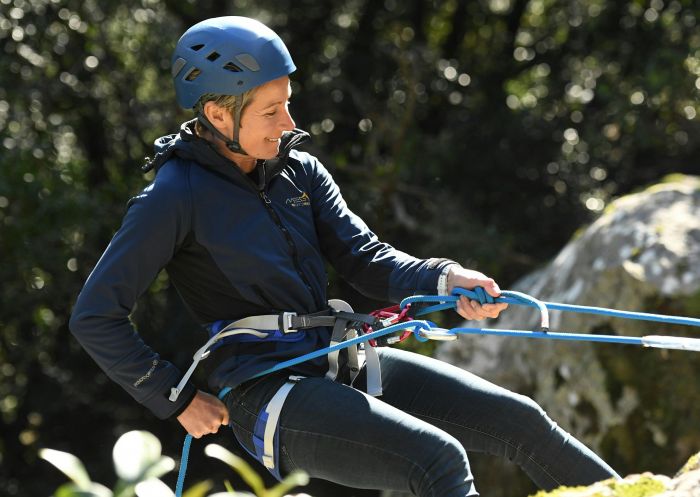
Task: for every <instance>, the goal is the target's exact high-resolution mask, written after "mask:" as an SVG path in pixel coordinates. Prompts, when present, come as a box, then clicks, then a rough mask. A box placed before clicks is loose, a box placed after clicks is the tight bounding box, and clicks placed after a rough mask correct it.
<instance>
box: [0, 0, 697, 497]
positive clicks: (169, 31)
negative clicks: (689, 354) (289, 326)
mask: <svg viewBox="0 0 700 497" xmlns="http://www.w3.org/2000/svg"><path fill="white" fill-rule="evenodd" d="M228 14H233V15H251V16H255V17H257V18H259V19H260V20H262V21H264V22H267V23H268V24H269V25H270V26H272V27H273V28H275V29H276V30H278V31H279V33H280V34H281V35H282V37H283V38H284V39H285V41H286V42H287V43H288V45H289V46H290V48H291V51H292V54H293V57H294V59H295V62H296V64H297V66H298V70H297V72H296V73H295V74H294V75H293V90H294V96H293V99H292V111H293V113H294V116H295V118H296V120H297V124H298V125H299V126H300V127H302V128H304V129H307V130H309V131H310V132H311V134H312V135H313V142H312V144H311V145H310V146H309V151H310V152H312V153H314V154H316V155H318V156H319V158H320V159H321V160H322V161H323V162H324V163H326V164H327V165H328V167H329V168H330V169H331V171H333V173H334V175H335V177H336V179H337V180H338V182H339V183H340V184H341V186H342V188H343V192H344V195H345V197H346V200H347V201H348V203H349V204H350V206H351V207H352V208H353V209H354V210H355V211H356V212H358V213H359V214H360V215H361V216H362V217H363V218H364V219H366V221H367V222H368V223H369V224H370V226H371V227H372V229H373V230H374V231H376V232H377V233H378V234H379V235H380V237H381V238H382V239H384V240H386V241H388V242H390V243H392V244H394V245H395V246H397V247H399V248H401V249H403V250H406V251H407V252H410V253H413V254H415V255H417V256H445V257H451V258H453V259H455V260H458V261H460V262H462V263H463V264H465V265H469V266H472V267H475V268H477V269H480V270H482V271H484V272H486V273H488V274H490V275H492V276H494V277H496V278H497V279H498V280H499V283H500V285H501V287H503V288H507V287H508V285H509V283H511V282H513V281H514V280H516V279H517V278H518V277H519V276H522V275H523V274H524V273H525V272H527V271H529V270H531V269H533V268H535V267H537V266H538V265H540V264H542V263H543V262H544V261H546V260H547V258H548V257H550V256H552V255H553V254H554V253H556V252H557V251H558V250H559V249H560V247H561V246H562V245H563V244H564V242H565V241H566V240H568V239H569V237H570V236H571V234H572V233H573V232H574V230H575V229H576V228H577V227H578V226H580V225H581V224H583V223H585V222H589V221H590V220H591V219H592V218H594V217H595V216H596V215H597V213H599V212H600V211H601V210H602V209H604V208H605V206H606V205H607V203H608V202H609V201H610V200H611V199H612V198H614V197H615V196H617V195H620V194H624V193H626V192H629V191H632V190H634V189H635V188H639V187H641V186H642V185H646V184H650V183H652V182H654V181H656V180H658V179H661V178H662V177H664V176H665V175H667V174H669V173H685V174H688V173H697V172H698V171H699V169H698V163H697V155H698V147H699V145H700V129H699V127H698V118H697V113H698V105H699V104H698V102H700V100H699V99H698V88H699V87H700V34H699V32H698V29H697V19H698V17H699V16H700V6H698V5H697V3H695V2H690V1H688V0H669V1H666V2H658V1H652V2H640V1H632V0H628V1H613V0H585V1H584V0H571V1H565V2H564V1H557V0H498V1H496V0H489V1H479V2H476V1H473V2H469V1H458V0H446V1H443V2H425V1H422V0H411V1H404V2H398V1H395V0H387V1H385V2H374V1H362V0H343V1H318V0H294V1H291V0H282V1H280V0H275V1H272V0H256V1H255V2H253V1H252V0H231V1H228V2H224V5H222V3H221V2H215V1H213V0H203V1H197V2H195V1H194V0H186V1H179V2H176V1H172V0H122V1H119V2H98V1H96V0H31V1H30V0H0V40H1V45H2V47H3V54H2V57H0V143H1V144H2V153H1V154H0V254H2V261H3V264H2V265H0V279H1V280H2V281H3V285H2V286H0V329H1V330H2V333H0V420H1V422H2V425H3V429H2V433H3V435H2V439H0V462H1V464H0V494H3V495H8V496H13V495H42V494H45V493H46V492H47V488H55V485H54V487H51V485H53V483H54V482H52V481H51V480H50V478H49V479H46V480H45V479H40V478H35V474H36V473H35V471H34V470H33V467H34V466H35V465H36V464H37V458H38V455H37V454H38V447H40V446H51V447H58V448H64V449H68V450H71V451H76V452H78V453H82V452H84V451H85V450H87V449H88V448H92V441H93V440H104V439H109V437H111V436H113V433H114V432H123V431H127V429H128V428H132V427H134V426H140V427H143V426H146V427H147V428H148V429H149V431H152V432H154V433H156V434H157V435H159V438H160V439H161V440H163V443H164V444H165V448H164V450H165V452H166V453H176V452H177V451H178V450H179V446H178V443H179V440H177V439H178V438H179V437H173V436H171V435H170V433H171V432H172V431H173V427H174V425H172V424H163V423H160V422H159V421H158V420H156V419H154V418H153V417H151V416H150V415H149V414H148V413H144V411H143V410H142V409H141V408H140V407H139V406H138V405H136V404H135V403H133V402H132V401H131V399H130V398H128V397H127V396H126V395H125V394H124V393H123V392H121V391H120V390H118V389H117V388H116V387H115V386H114V385H112V384H111V383H110V382H109V380H108V379H107V378H106V377H105V376H104V375H103V374H102V373H101V372H100V371H98V369H97V368H96V367H95V365H94V364H93V363H92V362H91V360H90V359H89V357H87V356H86V354H85V353H84V352H83V351H82V350H80V348H79V347H78V345H77V344H76V343H75V341H74V340H73V339H72V338H71V337H70V335H69V332H68V329H67V322H68V318H69V316H70V311H71V303H72V302H73V301H74V300H75V297H76V295H77V293H78V291H79V290H80V288H81V285H82V283H83V281H84V280H85V278H86V277H87V275H88V274H89V272H90V270H91V268H92V267H93V265H94V264H95V262H96V261H97V259H98V258H99V255H100V253H101V251H102V250H103V249H104V247H105V246H106V244H107V243H108V242H109V239H110V237H111V235H112V233H113V232H114V231H115V230H116V229H117V228H118V226H119V222H120V218H121V215H122V213H123V211H124V205H125V202H126V200H127V199H128V198H129V197H130V196H131V195H133V194H135V193H137V192H138V191H139V189H140V188H142V187H143V186H145V185H146V184H147V181H148V180H149V179H150V177H143V176H142V175H141V174H139V171H138V169H137V167H138V166H139V165H140V164H141V163H142V161H143V159H142V158H143V157H144V156H146V155H151V154H152V147H151V143H152V141H153V140H154V139H155V138H156V137H158V136H160V135H162V134H166V133H171V132H174V131H176V130H177V127H178V125H179V123H180V122H181V121H183V120H185V119H186V118H188V117H189V116H188V114H187V113H184V112H182V111H179V110H178V109H177V107H176V104H175V99H174V91H173V88H172V85H171V83H170V81H169V63H170V54H171V50H172V48H173V46H174V44H175V42H176V40H177V37H178V36H179V34H180V33H182V32H184V30H185V29H186V28H187V27H189V26H190V25H191V24H193V23H195V22H197V21H199V20H201V19H203V18H205V17H211V16H216V15H228ZM330 289H331V293H332V294H333V296H334V297H340V298H344V299H346V300H348V301H350V302H352V304H353V307H354V308H355V309H357V310H370V309H372V308H376V307H379V305H381V304H380V303H377V302H373V301H370V300H368V299H366V298H363V297H362V296H360V295H358V294H357V293H356V292H355V291H354V290H352V289H351V288H350V287H349V286H348V285H346V284H344V283H343V282H341V281H339V280H338V279H337V278H334V279H333V280H332V284H331V288H330ZM133 319H134V321H135V322H136V323H137V325H138V327H139V330H140V332H141V334H142V335H143V337H144V339H145V340H146V341H147V342H148V343H150V344H152V345H153V346H154V347H155V348H156V349H157V350H158V351H159V352H160V353H161V354H163V356H164V357H166V358H168V359H170V360H172V361H173V362H175V363H176V364H178V365H181V366H185V367H186V365H187V364H188V361H189V359H190V355H191V351H192V350H194V349H195V347H196V346H197V343H198V340H199V339H200V338H201V337H197V336H192V335H193V334H192V333H191V330H192V329H195V327H196V326H195V325H194V323H193V322H192V319H191V318H190V317H189V316H188V314H187V311H186V310H184V309H183V307H182V305H181V304H180V301H179V300H178V297H177V295H176V293H175V292H174V290H173V289H172V288H170V285H169V282H168V279H167V275H163V276H161V277H159V278H158V280H157V281H156V282H155V284H154V286H153V287H152V288H151V290H150V291H149V292H148V293H147V294H146V295H144V296H143V297H142V299H141V300H140V301H139V306H138V308H137V310H136V312H135V313H134V316H133ZM165 330H168V333H166V332H165ZM426 352H427V351H426ZM609 364H610V365H611V368H613V366H614V364H615V361H613V360H612V358H611V360H610V361H609ZM630 367H632V368H637V367H639V365H636V364H631V365H630ZM658 367H663V365H657V364H645V365H644V370H645V374H646V373H647V372H648V376H649V379H650V380H651V379H652V378H653V377H654V371H655V370H656V368H658ZM693 373H694V374H697V372H696V371H694V372H693ZM613 374H615V373H613ZM668 375H669V378H670V375H671V373H670V372H669V373H668ZM626 378H627V377H625V378H624V379H623V378H621V379H619V380H615V381H631V380H628V379H626ZM690 393H691V394H692V392H690ZM650 402H651V400H650ZM656 409H657V410H655V411H654V417H655V419H660V420H663V419H686V420H688V419H689V416H686V415H685V414H683V413H685V412H687V411H686V409H688V404H687V402H686V401H684V400H683V399H682V398H680V397H679V398H677V399H669V400H668V402H666V403H663V404H658V406H657V408H656ZM74 412H79V413H80V416H75V415H74V414H73V413H74ZM78 420H79V421H78ZM684 426H685V425H684ZM691 431H692V430H691ZM86 433H90V436H89V437H86V436H85V434H86ZM673 433H677V432H672V434H673ZM693 433H695V432H694V431H693ZM672 436H680V435H676V434H673V435H672ZM637 437H638V433H637V432H630V433H627V434H626V435H625V436H624V437H623V436H620V437H619V438H620V440H623V439H627V440H634V445H637V446H639V444H640V440H643V441H644V443H645V444H646V443H648V444H650V445H649V446H648V450H644V448H643V447H639V448H638V450H636V451H633V452H630V453H629V455H627V456H625V464H627V465H629V466H630V467H638V466H640V465H642V464H643V463H646V459H645V454H653V453H655V451H657V450H658V446H656V445H654V444H653V443H652V442H651V441H650V437H643V438H641V439H640V438H637ZM693 440H694V439H693ZM630 444H631V442H630ZM664 447H665V448H664V450H663V452H664V454H665V455H668V454H672V453H673V459H674V460H678V459H682V458H683V457H686V456H687V451H688V450H690V449H689V448H688V445H687V444H686V443H685V442H683V440H680V441H679V440H676V439H674V438H669V440H668V444H667V445H666V446H664ZM610 450H611V451H613V450H614V449H612V448H611V449H610ZM95 458H96V460H95V461H94V462H95V464H96V466H97V468H96V472H97V473H98V474H97V478H98V479H99V480H101V481H106V479H107V478H109V477H110V475H111V463H110V461H109V460H108V459H105V458H104V457H103V456H100V455H99V454H96V455H95ZM206 470H207V471H209V468H206ZM312 485H313V483H312ZM512 492H513V494H512V495H520V493H518V490H517V489H515V488H514V489H513V490H512ZM326 493H328V494H331V493H332V494H333V495H338V496H341V495H343V490H341V489H338V488H337V487H335V488H334V489H333V490H332V491H328V492H326Z"/></svg>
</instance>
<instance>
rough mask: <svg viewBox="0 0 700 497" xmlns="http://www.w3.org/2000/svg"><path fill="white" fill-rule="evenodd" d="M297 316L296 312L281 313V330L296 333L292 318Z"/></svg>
mask: <svg viewBox="0 0 700 497" xmlns="http://www.w3.org/2000/svg"><path fill="white" fill-rule="evenodd" d="M295 317H297V313H296V312H283V313H282V314H280V327H279V328H280V330H282V332H283V333H294V332H296V331H297V329H296V328H294V326H293V324H292V319H293V318H295Z"/></svg>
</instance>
